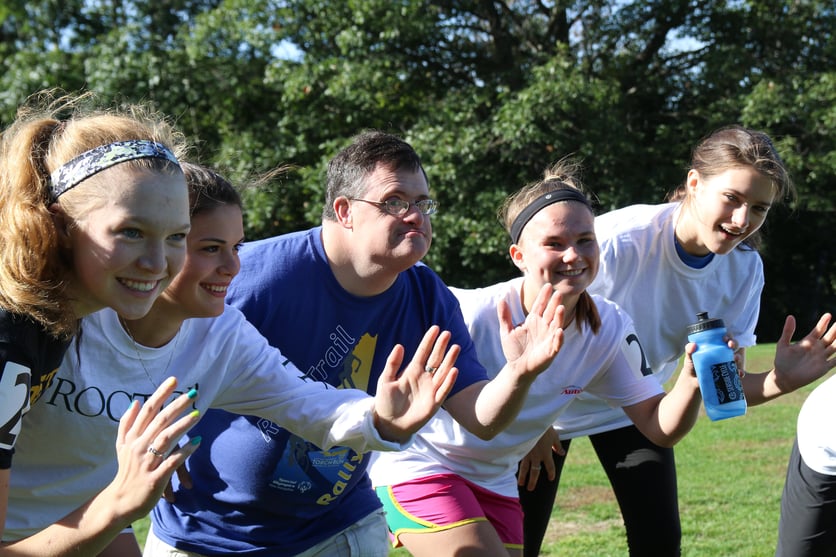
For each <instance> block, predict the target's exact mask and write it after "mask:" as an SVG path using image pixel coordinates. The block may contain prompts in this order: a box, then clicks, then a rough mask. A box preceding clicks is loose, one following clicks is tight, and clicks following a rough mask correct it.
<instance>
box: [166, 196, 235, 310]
mask: <svg viewBox="0 0 836 557" xmlns="http://www.w3.org/2000/svg"><path fill="white" fill-rule="evenodd" d="M243 241H244V221H243V217H242V214H241V208H240V207H238V206H237V205H233V204H229V205H219V206H217V207H215V208H214V209H211V210H208V211H205V212H201V213H198V214H196V215H194V216H193V217H192V229H191V231H190V232H189V235H188V240H187V246H188V247H187V255H186V263H185V265H184V266H183V270H182V271H181V272H180V274H178V275H177V277H176V278H175V279H174V281H173V282H172V283H171V286H169V287H168V288H167V289H166V291H165V292H164V293H163V296H162V297H163V299H164V300H166V301H168V302H170V303H171V307H176V308H177V311H180V312H182V313H183V317H184V318H190V317H215V316H218V315H221V314H222V313H223V311H224V300H225V298H226V290H227V288H228V287H229V283H230V282H231V281H232V279H233V278H234V277H235V275H237V274H238V271H240V269H241V262H240V260H239V258H238V250H239V249H240V248H241V244H242V243H243Z"/></svg>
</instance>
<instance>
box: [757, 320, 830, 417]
mask: <svg viewBox="0 0 836 557" xmlns="http://www.w3.org/2000/svg"><path fill="white" fill-rule="evenodd" d="M831 318H832V316H831V314H829V313H825V314H824V315H822V316H821V318H819V321H818V323H816V326H815V327H813V330H811V331H810V332H809V333H808V334H807V336H805V337H804V338H802V339H801V340H800V341H798V342H796V343H792V335H793V333H795V318H794V317H793V316H791V315H790V316H788V317H787V319H786V321H785V322H784V329H783V331H782V332H781V338H780V339H778V342H777V343H776V345H775V362H774V366H775V367H773V368H772V369H771V370H769V371H766V372H763V373H746V375H744V376H743V378H742V379H741V384H742V386H743V391H744V392H745V393H746V402H747V404H749V406H756V405H758V404H763V403H764V402H768V401H770V400H772V399H774V398H777V397H779V396H781V395H785V394H787V393H791V392H792V391H795V390H796V389H799V388H801V387H803V386H805V385H808V384H809V383H812V382H813V381H815V380H817V379H819V378H821V377H822V376H824V375H825V374H826V373H827V372H828V371H830V370H831V369H833V367H834V366H836V358H834V357H833V355H834V354H836V324H833V325H832V326H830V328H828V325H829V324H830V320H831Z"/></svg>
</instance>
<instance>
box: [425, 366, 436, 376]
mask: <svg viewBox="0 0 836 557" xmlns="http://www.w3.org/2000/svg"><path fill="white" fill-rule="evenodd" d="M437 369H438V368H437V367H433V366H431V365H429V364H428V365H425V366H424V371H426V372H427V373H429V374H430V375H432V374H433V373H435V371H436V370H437Z"/></svg>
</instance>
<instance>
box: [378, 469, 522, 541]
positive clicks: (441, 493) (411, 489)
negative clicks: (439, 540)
mask: <svg viewBox="0 0 836 557" xmlns="http://www.w3.org/2000/svg"><path fill="white" fill-rule="evenodd" d="M375 490H376V491H377V496H378V497H379V498H380V500H381V502H382V503H383V509H384V510H385V511H386V522H387V523H388V524H389V531H390V532H391V534H392V537H393V542H392V545H393V546H394V547H399V546H400V545H401V543H400V540H399V537H400V535H401V534H404V533H422V532H438V531H440V530H449V529H450V528H455V527H456V526H462V525H464V524H472V523H474V522H481V521H486V520H487V521H489V522H490V523H491V525H492V526H493V527H494V529H495V530H496V532H497V534H499V539H500V540H502V543H503V544H505V547H508V548H511V549H522V546H523V513H522V507H521V506H520V501H519V499H517V498H516V497H504V496H502V495H499V494H497V493H494V492H493V491H489V490H487V489H485V488H482V487H479V486H478V485H476V484H475V483H473V482H470V481H467V480H466V479H464V478H462V477H461V476H458V475H456V474H435V475H432V476H427V477H424V478H418V479H416V480H412V481H409V482H405V483H401V484H395V485H391V486H381V487H377V488H375Z"/></svg>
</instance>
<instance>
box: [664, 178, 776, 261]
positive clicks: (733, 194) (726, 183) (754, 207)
mask: <svg viewBox="0 0 836 557" xmlns="http://www.w3.org/2000/svg"><path fill="white" fill-rule="evenodd" d="M687 186H688V195H689V199H688V200H687V201H686V204H685V206H684V207H683V210H682V214H681V215H680V217H679V221H678V222H677V225H676V237H677V239H678V240H679V242H680V244H682V246H683V247H684V248H685V251H687V252H688V253H690V254H692V255H708V253H709V252H711V253H716V254H720V255H722V254H726V253H729V252H730V251H731V250H733V249H734V248H735V247H737V246H738V245H739V244H740V242H742V241H743V240H745V239H746V238H748V237H749V236H751V235H752V234H754V233H755V232H756V231H757V230H758V229H759V228H760V227H761V226H762V225H763V223H764V221H765V220H766V216H767V214H768V213H769V209H770V207H771V206H772V203H773V201H774V199H775V195H776V194H777V188H776V187H775V186H774V185H773V183H772V180H770V179H769V178H768V177H766V176H764V175H763V174H761V173H760V172H758V171H757V170H755V169H754V168H752V167H750V166H740V167H735V168H730V169H728V170H725V171H724V172H722V173H720V174H717V175H715V176H709V177H702V176H701V175H700V174H699V173H698V172H697V171H696V170H691V171H690V172H689V173H688V178H687Z"/></svg>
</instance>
